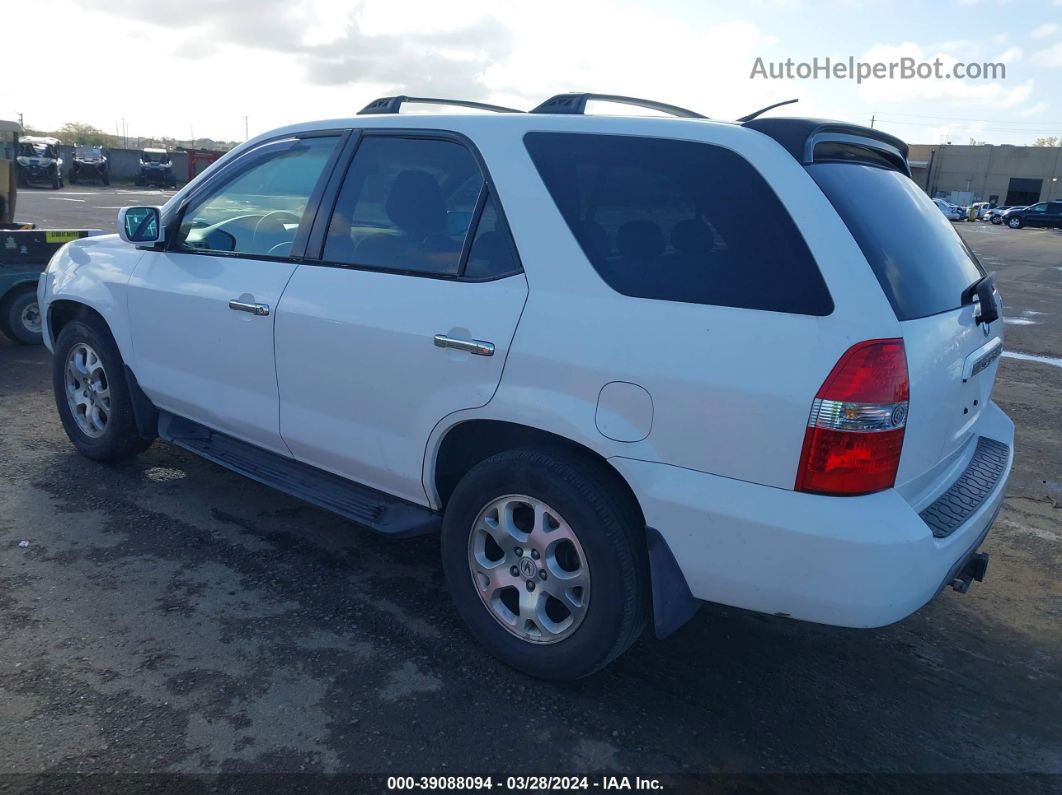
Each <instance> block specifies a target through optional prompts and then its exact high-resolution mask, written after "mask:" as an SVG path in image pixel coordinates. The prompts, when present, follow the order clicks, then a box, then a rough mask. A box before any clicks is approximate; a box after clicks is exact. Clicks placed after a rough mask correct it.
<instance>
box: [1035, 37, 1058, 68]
mask: <svg viewBox="0 0 1062 795" xmlns="http://www.w3.org/2000/svg"><path fill="white" fill-rule="evenodd" d="M1032 59H1033V61H1034V62H1035V63H1038V64H1041V65H1042V66H1062V41H1060V42H1059V43H1058V44H1056V45H1054V46H1053V47H1048V48H1047V49H1046V50H1040V51H1039V52H1037V53H1034V54H1033V57H1032Z"/></svg>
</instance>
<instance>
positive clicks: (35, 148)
mask: <svg viewBox="0 0 1062 795" xmlns="http://www.w3.org/2000/svg"><path fill="white" fill-rule="evenodd" d="M18 153H19V154H20V155H22V156H23V157H48V156H49V155H48V145H47V144H31V143H26V142H25V141H23V142H22V143H20V144H19V145H18Z"/></svg>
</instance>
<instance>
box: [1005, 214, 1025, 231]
mask: <svg viewBox="0 0 1062 795" xmlns="http://www.w3.org/2000/svg"><path fill="white" fill-rule="evenodd" d="M1007 226H1009V227H1010V228H1011V229H1021V228H1022V227H1023V226H1025V221H1023V220H1022V219H1021V217H1020V216H1019V217H1015V218H1008V219H1007Z"/></svg>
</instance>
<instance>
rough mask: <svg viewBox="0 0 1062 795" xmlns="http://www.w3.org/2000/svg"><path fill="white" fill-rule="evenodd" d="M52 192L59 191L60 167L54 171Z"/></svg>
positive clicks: (56, 167)
mask: <svg viewBox="0 0 1062 795" xmlns="http://www.w3.org/2000/svg"><path fill="white" fill-rule="evenodd" d="M52 190H59V166H55V167H54V168H53V169H52Z"/></svg>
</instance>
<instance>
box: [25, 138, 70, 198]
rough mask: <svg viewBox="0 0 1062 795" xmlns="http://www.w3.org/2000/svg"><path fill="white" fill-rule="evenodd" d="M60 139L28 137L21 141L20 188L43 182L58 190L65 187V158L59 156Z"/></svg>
mask: <svg viewBox="0 0 1062 795" xmlns="http://www.w3.org/2000/svg"><path fill="white" fill-rule="evenodd" d="M61 143H62V142H61V141H60V140H59V139H58V138H48V137H40V136H34V135H27V136H24V137H22V138H20V139H19V144H18V159H17V162H18V179H19V186H20V187H25V186H28V185H30V184H31V183H34V182H43V183H46V184H48V185H50V186H51V187H52V189H53V190H58V189H59V188H61V187H63V158H61V157H60V156H59V145H60V144H61Z"/></svg>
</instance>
